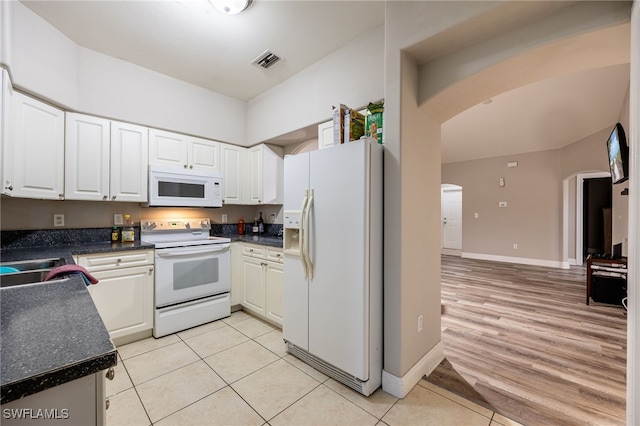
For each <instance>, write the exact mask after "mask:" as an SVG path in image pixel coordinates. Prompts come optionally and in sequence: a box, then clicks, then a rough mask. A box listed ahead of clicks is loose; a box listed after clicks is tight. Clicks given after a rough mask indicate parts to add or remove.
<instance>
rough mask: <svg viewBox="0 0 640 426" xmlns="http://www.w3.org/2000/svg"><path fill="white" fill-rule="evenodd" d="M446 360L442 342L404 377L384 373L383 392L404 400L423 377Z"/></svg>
mask: <svg viewBox="0 0 640 426" xmlns="http://www.w3.org/2000/svg"><path fill="white" fill-rule="evenodd" d="M443 359H444V346H443V345H442V341H440V342H438V343H437V344H436V345H435V346H434V347H433V348H432V349H431V350H430V351H429V352H428V353H427V354H426V355H425V356H423V357H422V358H421V359H420V361H418V362H417V363H416V364H415V365H414V366H413V367H411V369H410V370H409V371H408V372H407V374H405V375H404V376H402V377H396V376H394V375H392V374H391V373H388V372H386V371H384V370H383V371H382V390H384V391H385V392H387V393H388V394H391V395H393V396H395V397H396V398H404V397H405V396H407V394H408V393H409V392H410V391H411V389H413V387H414V386H415V385H417V384H418V382H419V381H420V380H421V379H422V376H424V375H429V374H431V372H432V371H433V370H435V369H436V367H438V365H439V364H440V363H441V362H442V360H443Z"/></svg>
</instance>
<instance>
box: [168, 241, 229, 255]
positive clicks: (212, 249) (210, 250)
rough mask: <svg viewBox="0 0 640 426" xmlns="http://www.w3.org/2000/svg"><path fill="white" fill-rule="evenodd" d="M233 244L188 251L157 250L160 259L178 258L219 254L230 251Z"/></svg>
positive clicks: (182, 249)
mask: <svg viewBox="0 0 640 426" xmlns="http://www.w3.org/2000/svg"><path fill="white" fill-rule="evenodd" d="M230 246H231V244H228V243H227V244H216V245H215V247H211V246H206V247H205V248H200V249H195V248H193V249H191V248H190V249H186V248H184V247H183V248H173V249H156V256H158V257H176V256H188V255H191V254H206V253H217V252H221V251H225V250H228V249H229V247H230Z"/></svg>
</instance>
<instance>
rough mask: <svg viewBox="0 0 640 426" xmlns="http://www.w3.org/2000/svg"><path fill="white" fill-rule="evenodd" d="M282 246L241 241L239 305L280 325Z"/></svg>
mask: <svg viewBox="0 0 640 426" xmlns="http://www.w3.org/2000/svg"><path fill="white" fill-rule="evenodd" d="M282 271H283V269H282V249H281V248H274V247H265V246H257V245H254V244H243V250H242V259H241V283H242V307H243V308H244V309H246V310H248V311H249V312H251V313H253V314H255V315H258V316H259V317H261V318H263V319H265V320H267V321H269V322H272V323H274V324H277V325H280V326H282Z"/></svg>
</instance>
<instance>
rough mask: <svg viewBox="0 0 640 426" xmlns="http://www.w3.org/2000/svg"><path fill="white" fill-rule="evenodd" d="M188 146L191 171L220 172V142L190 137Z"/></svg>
mask: <svg viewBox="0 0 640 426" xmlns="http://www.w3.org/2000/svg"><path fill="white" fill-rule="evenodd" d="M187 146H188V150H187V154H188V156H187V159H188V163H189V168H190V169H191V168H192V169H198V170H212V171H216V172H219V171H220V142H216V141H210V140H208V139H202V138H194V137H191V136H190V137H189V140H188V145H187Z"/></svg>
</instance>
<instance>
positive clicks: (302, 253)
mask: <svg viewBox="0 0 640 426" xmlns="http://www.w3.org/2000/svg"><path fill="white" fill-rule="evenodd" d="M308 201H309V190H308V189H305V190H304V198H303V199H302V207H301V208H300V211H301V212H302V220H301V221H300V227H301V229H300V258H301V260H302V269H304V277H305V278H307V277H308V276H309V266H308V265H307V253H306V249H305V228H306V227H305V223H304V220H305V219H304V218H305V211H306V209H307V203H308Z"/></svg>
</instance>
